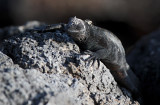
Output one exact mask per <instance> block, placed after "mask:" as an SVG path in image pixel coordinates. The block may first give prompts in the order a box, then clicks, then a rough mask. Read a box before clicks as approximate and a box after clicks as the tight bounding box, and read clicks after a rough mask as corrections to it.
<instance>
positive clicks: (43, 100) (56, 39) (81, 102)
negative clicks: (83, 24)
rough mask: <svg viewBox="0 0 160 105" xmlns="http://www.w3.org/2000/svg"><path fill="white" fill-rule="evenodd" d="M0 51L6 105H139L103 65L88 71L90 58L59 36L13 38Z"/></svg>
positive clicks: (2, 101) (1, 92)
mask: <svg viewBox="0 0 160 105" xmlns="http://www.w3.org/2000/svg"><path fill="white" fill-rule="evenodd" d="M24 27H25V26H24ZM8 30H9V28H8ZM0 51H1V52H0V72H1V73H0V80H1V84H0V85H1V86H0V95H1V97H0V104H2V105H22V104H26V105H44V104H48V105H96V104H98V105H103V104H107V105H108V104H110V105H117V104H120V105H124V104H125V105H129V104H133V105H134V104H138V102H137V101H134V100H133V99H132V97H131V94H130V92H129V91H127V90H126V89H125V88H121V87H120V86H118V85H117V83H116V82H115V80H114V78H113V76H112V75H111V73H110V71H109V69H107V68H106V67H105V66H104V65H103V63H101V62H100V67H99V68H98V64H97V62H95V63H94V65H88V63H87V62H86V61H85V59H86V58H87V57H88V56H89V55H83V54H81V53H80V49H79V47H78V46H77V45H76V44H75V42H74V41H73V40H72V39H71V38H70V37H69V36H68V35H67V34H66V33H65V32H62V31H60V30H56V31H55V32H42V33H38V32H31V31H24V32H22V33H19V34H17V33H16V34H13V35H11V36H10V37H8V38H6V39H5V40H3V42H1V44H0ZM121 90H122V91H121Z"/></svg>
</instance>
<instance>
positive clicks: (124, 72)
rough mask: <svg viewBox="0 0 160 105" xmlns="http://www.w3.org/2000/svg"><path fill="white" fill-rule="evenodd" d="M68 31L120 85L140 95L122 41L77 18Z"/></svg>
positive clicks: (67, 28)
mask: <svg viewBox="0 0 160 105" xmlns="http://www.w3.org/2000/svg"><path fill="white" fill-rule="evenodd" d="M66 31H67V33H68V35H70V36H71V37H72V38H73V39H74V41H75V42H76V43H77V44H78V45H79V47H80V48H81V49H83V50H87V52H88V54H89V55H91V58H96V59H100V60H101V61H102V62H103V63H104V65H105V66H106V67H107V68H109V69H110V72H111V73H112V75H113V76H114V78H115V80H116V81H117V82H118V83H119V84H121V85H123V86H125V87H126V88H127V89H129V90H130V91H131V92H133V94H138V93H139V80H138V79H137V77H136V76H135V74H134V73H133V72H132V70H131V69H130V67H129V65H128V63H127V62H126V58H125V51H124V48H123V46H122V43H121V41H120V40H119V39H118V38H117V37H116V36H115V35H114V34H113V33H111V32H109V31H107V30H106V29H103V28H100V27H97V26H94V25H93V24H92V23H91V21H88V20H87V21H83V20H81V19H78V18H76V17H74V18H71V19H70V21H69V23H68V24H67V26H66Z"/></svg>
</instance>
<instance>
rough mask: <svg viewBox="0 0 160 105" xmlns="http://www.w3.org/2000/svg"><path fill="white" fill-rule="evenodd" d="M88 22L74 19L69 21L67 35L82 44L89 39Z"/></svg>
mask: <svg viewBox="0 0 160 105" xmlns="http://www.w3.org/2000/svg"><path fill="white" fill-rule="evenodd" d="M87 24H89V21H83V20H81V19H78V18H76V17H73V18H71V19H70V20H69V22H68V24H67V27H66V29H67V33H68V34H69V35H70V36H71V37H72V38H73V39H74V40H75V41H78V42H83V41H85V40H86V39H87V38H88V37H89V33H88V31H89V30H88V26H87Z"/></svg>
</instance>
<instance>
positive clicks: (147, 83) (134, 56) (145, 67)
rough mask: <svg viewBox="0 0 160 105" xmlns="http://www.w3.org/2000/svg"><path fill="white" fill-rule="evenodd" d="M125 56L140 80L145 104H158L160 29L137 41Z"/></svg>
mask: <svg viewBox="0 0 160 105" xmlns="http://www.w3.org/2000/svg"><path fill="white" fill-rule="evenodd" d="M127 58H128V62H129V64H130V65H131V67H132V68H133V70H134V72H135V73H136V74H137V76H138V77H139V79H140V81H141V85H142V93H143V97H144V100H145V104H146V105H151V104H152V105H159V97H160V84H159V82H160V64H159V62H160V30H157V31H156V32H153V33H151V34H150V35H147V36H145V37H143V38H142V39H141V40H140V41H138V42H137V43H136V45H135V46H134V48H133V49H132V51H131V52H130V53H129V55H128V56H127ZM151 97H152V98H151Z"/></svg>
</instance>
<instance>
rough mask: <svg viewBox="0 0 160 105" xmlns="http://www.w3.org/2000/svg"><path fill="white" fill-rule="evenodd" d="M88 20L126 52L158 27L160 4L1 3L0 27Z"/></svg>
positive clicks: (137, 0) (107, 0)
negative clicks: (116, 39)
mask: <svg viewBox="0 0 160 105" xmlns="http://www.w3.org/2000/svg"><path fill="white" fill-rule="evenodd" d="M73 16H77V17H78V18H82V19H90V20H92V21H93V23H94V24H95V25H97V26H101V27H104V28H106V29H108V30H110V31H112V32H113V33H115V34H116V35H117V36H118V37H119V38H120V39H121V40H122V43H123V45H124V46H125V48H128V47H129V46H130V45H132V44H133V43H135V41H136V40H138V39H139V38H140V37H141V36H143V35H146V34H148V33H150V32H152V31H154V30H156V29H157V28H158V27H159V25H160V0H116V1H115V0H0V27H1V28H2V27H6V26H10V25H21V24H24V23H26V22H27V21H31V20H38V21H42V22H46V23H48V24H54V23H59V22H65V23H66V22H67V21H68V19H69V17H73Z"/></svg>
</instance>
